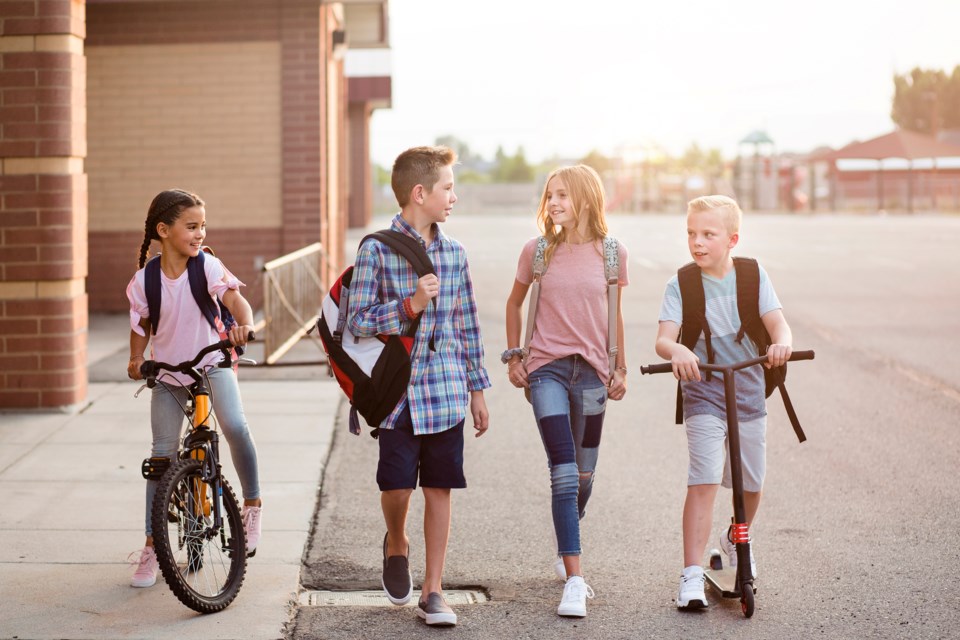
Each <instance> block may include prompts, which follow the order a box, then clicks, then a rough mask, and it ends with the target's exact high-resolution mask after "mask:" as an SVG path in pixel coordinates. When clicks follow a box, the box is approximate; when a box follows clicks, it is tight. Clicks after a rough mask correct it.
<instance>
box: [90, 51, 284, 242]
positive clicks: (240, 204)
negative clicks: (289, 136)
mask: <svg viewBox="0 0 960 640" xmlns="http://www.w3.org/2000/svg"><path fill="white" fill-rule="evenodd" d="M280 53H281V52H280V44H279V43H278V42H249V43H235V42H234V43H211V44H201V43H191V44H170V45H138V46H96V47H88V48H87V51H86V55H87V71H88V82H87V97H88V145H89V148H88V156H87V173H88V174H89V176H90V180H89V190H90V191H89V193H90V201H89V211H90V230H91V231H132V230H142V229H143V220H144V217H145V215H146V210H147V206H148V205H149V203H150V200H151V199H152V198H153V196H154V195H156V193H157V192H158V191H160V190H162V189H165V188H168V187H173V186H177V187H180V188H184V189H189V190H193V191H195V192H196V193H198V194H199V195H200V196H201V197H202V198H203V199H204V200H205V201H206V202H207V223H208V224H209V225H212V226H215V227H220V228H251V227H253V228H268V227H272V228H276V227H279V226H280V225H281V223H282V198H281V170H282V162H281V135H280V130H281V113H280V109H281V104H280V102H281V85H280V81H281V78H280ZM184 69H188V70H189V73H184V72H183V70H184Z"/></svg>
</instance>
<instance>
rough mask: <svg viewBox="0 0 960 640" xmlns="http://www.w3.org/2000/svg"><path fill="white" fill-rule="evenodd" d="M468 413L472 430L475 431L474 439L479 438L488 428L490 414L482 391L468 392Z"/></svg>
mask: <svg viewBox="0 0 960 640" xmlns="http://www.w3.org/2000/svg"><path fill="white" fill-rule="evenodd" d="M470 413H471V414H472V415H473V428H474V429H476V430H477V433H476V434H475V435H474V437H475V438H479V437H480V436H482V435H483V434H485V433H486V432H487V429H488V428H489V427H490V413H489V412H488V411H487V401H486V400H485V399H484V397H483V391H471V392H470Z"/></svg>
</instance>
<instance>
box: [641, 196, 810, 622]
mask: <svg viewBox="0 0 960 640" xmlns="http://www.w3.org/2000/svg"><path fill="white" fill-rule="evenodd" d="M741 217H742V213H741V211H740V207H739V206H738V205H737V203H736V201H734V200H733V199H731V198H728V197H726V196H704V197H701V198H697V199H695V200H691V201H690V203H689V204H688V205H687V245H688V248H689V250H690V256H691V257H692V258H693V261H694V263H696V265H697V266H698V267H699V268H700V273H701V280H702V283H703V290H704V298H705V301H706V322H707V325H708V326H709V327H710V332H711V342H712V349H713V352H714V359H713V362H715V363H717V364H726V363H731V362H739V361H742V360H747V359H750V358H756V357H758V355H759V354H758V352H757V346H756V345H755V344H754V343H753V342H752V341H751V340H750V338H749V337H747V336H744V337H743V338H742V340H739V341H738V340H737V334H738V331H739V329H740V321H739V313H738V311H737V281H736V271H735V269H734V265H733V258H732V257H731V255H730V252H731V250H732V249H733V248H734V247H735V246H737V242H738V241H739V240H740V220H741ZM759 306H760V309H759V312H760V317H761V320H762V322H763V326H764V327H765V328H766V330H767V332H768V333H769V334H770V341H771V344H770V347H769V348H768V349H767V364H768V366H781V365H783V364H785V363H786V361H787V360H788V359H789V358H790V354H791V351H792V348H791V344H792V342H793V336H792V334H791V332H790V327H789V325H788V324H787V321H786V320H785V319H784V317H783V313H782V311H781V305H780V302H779V300H778V299H777V295H776V293H775V292H774V289H773V285H772V284H771V282H770V278H769V277H768V276H767V273H766V271H764V270H763V268H762V267H761V268H760V296H759ZM682 320H683V301H682V299H681V296H680V287H679V282H678V278H677V276H673V277H672V278H671V279H670V281H669V282H668V283H667V288H666V291H665V292H664V296H663V302H662V305H661V307H660V326H659V330H658V332H657V341H656V346H655V348H656V351H657V354H658V355H659V356H660V357H662V358H664V359H666V360H670V362H671V363H672V364H673V374H674V376H675V377H676V378H677V379H678V380H680V384H681V387H682V389H683V417H684V423H685V425H686V432H687V448H688V453H689V467H688V475H687V496H686V500H685V501H684V505H683V566H684V568H683V572H682V574H681V579H680V590H679V594H678V596H677V607H678V608H683V609H688V608H689V609H699V608H702V607H706V606H707V599H706V596H705V594H704V575H703V567H702V564H701V562H702V558H703V553H704V549H705V547H706V545H707V540H708V538H709V537H710V530H711V528H712V526H713V525H712V516H713V503H714V499H715V498H716V495H717V489H718V487H719V485H720V484H721V483H722V484H723V485H724V486H725V487H729V486H730V482H729V462H727V461H726V455H725V452H726V449H725V440H726V435H727V417H726V404H725V401H724V391H723V382H722V379H721V376H712V377H711V378H710V379H706V378H701V376H700V370H699V368H698V366H697V363H698V362H701V361H702V362H707V348H706V343H705V340H704V337H703V336H702V335H701V337H700V338H699V340H698V341H697V344H696V346H695V347H694V349H693V351H691V350H690V349H688V348H687V347H685V346H683V345H682V344H680V343H679V342H677V339H678V337H679V336H680V325H681V322H682ZM737 411H738V416H739V423H740V448H741V455H742V459H743V486H744V502H745V506H746V519H747V522H748V523H752V522H753V520H754V518H755V516H756V513H757V509H758V507H759V506H760V496H761V491H762V487H763V478H764V475H765V471H766V444H765V440H766V399H765V396H764V378H763V372H762V371H761V370H760V368H758V367H752V368H749V369H744V370H743V371H742V372H740V373H738V374H737ZM720 546H721V548H722V549H723V550H724V552H726V553H727V555H728V556H729V566H736V563H737V556H736V548H735V546H734V545H733V543H732V542H730V538H729V536H728V529H727V527H724V528H723V529H722V530H721V532H720ZM751 566H752V567H753V574H754V576H756V565H755V563H754V562H753V557H752V552H751Z"/></svg>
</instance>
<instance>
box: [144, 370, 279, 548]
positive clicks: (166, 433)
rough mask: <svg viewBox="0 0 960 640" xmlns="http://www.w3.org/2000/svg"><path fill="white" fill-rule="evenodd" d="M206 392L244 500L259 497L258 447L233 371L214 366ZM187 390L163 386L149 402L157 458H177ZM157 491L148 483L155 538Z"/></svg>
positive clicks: (152, 481)
mask: <svg viewBox="0 0 960 640" xmlns="http://www.w3.org/2000/svg"><path fill="white" fill-rule="evenodd" d="M207 389H208V390H209V391H210V402H211V404H212V405H213V412H214V414H216V417H217V422H218V423H219V425H220V430H221V431H222V432H223V435H224V437H225V438H226V440H227V442H228V443H229V445H230V457H231V458H232V460H233V466H234V467H236V469H237V475H238V476H240V486H241V487H242V489H243V497H244V499H245V500H256V499H257V498H259V497H260V478H259V471H258V468H257V447H256V445H255V444H254V442H253V437H252V436H251V435H250V429H249V428H248V427H247V418H246V416H244V415H243V403H242V402H241V400H240V387H239V385H238V384H237V374H236V373H234V371H233V369H220V368H218V367H214V368H212V369H209V370H208V371H207ZM188 397H189V394H187V390H186V389H184V388H183V387H181V386H180V385H178V384H176V383H174V384H165V383H160V384H158V385H157V386H156V387H154V389H153V396H152V397H151V399H150V426H151V428H152V429H153V446H152V447H151V449H150V455H151V456H153V457H155V458H174V457H175V456H176V453H177V449H178V448H179V447H180V438H181V435H182V430H183V419H184V417H185V416H184V415H183V409H182V408H181V407H182V406H184V405H186V402H187V398H188ZM156 492H157V481H156V480H147V492H146V524H145V527H146V533H147V536H151V535H153V532H152V531H151V527H150V509H151V507H152V505H153V496H154V495H155V494H156Z"/></svg>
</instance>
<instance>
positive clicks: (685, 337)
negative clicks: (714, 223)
mask: <svg viewBox="0 0 960 640" xmlns="http://www.w3.org/2000/svg"><path fill="white" fill-rule="evenodd" d="M677 284H678V285H679V286H680V301H681V303H682V305H683V316H682V317H683V319H682V321H681V324H680V336H679V337H678V340H677V341H678V342H679V343H680V344H682V345H683V346H685V347H686V348H687V349H690V350H691V351H693V348H694V347H695V346H697V340H699V338H700V334H701V333H702V334H703V340H704V342H705V343H706V347H707V362H708V363H713V361H714V355H713V342H712V341H711V334H710V325H709V323H707V303H706V299H705V298H704V294H703V279H702V275H701V273H700V267H698V266H697V263H695V262H688V263H687V264H685V265H684V266H682V267H680V269H679V270H677ZM705 378H706V379H707V380H710V378H711V375H710V372H709V371H708V372H707V373H706V375H705ZM675 418H676V423H677V424H683V391H682V390H681V387H680V383H679V382H677V411H676V416H675Z"/></svg>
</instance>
